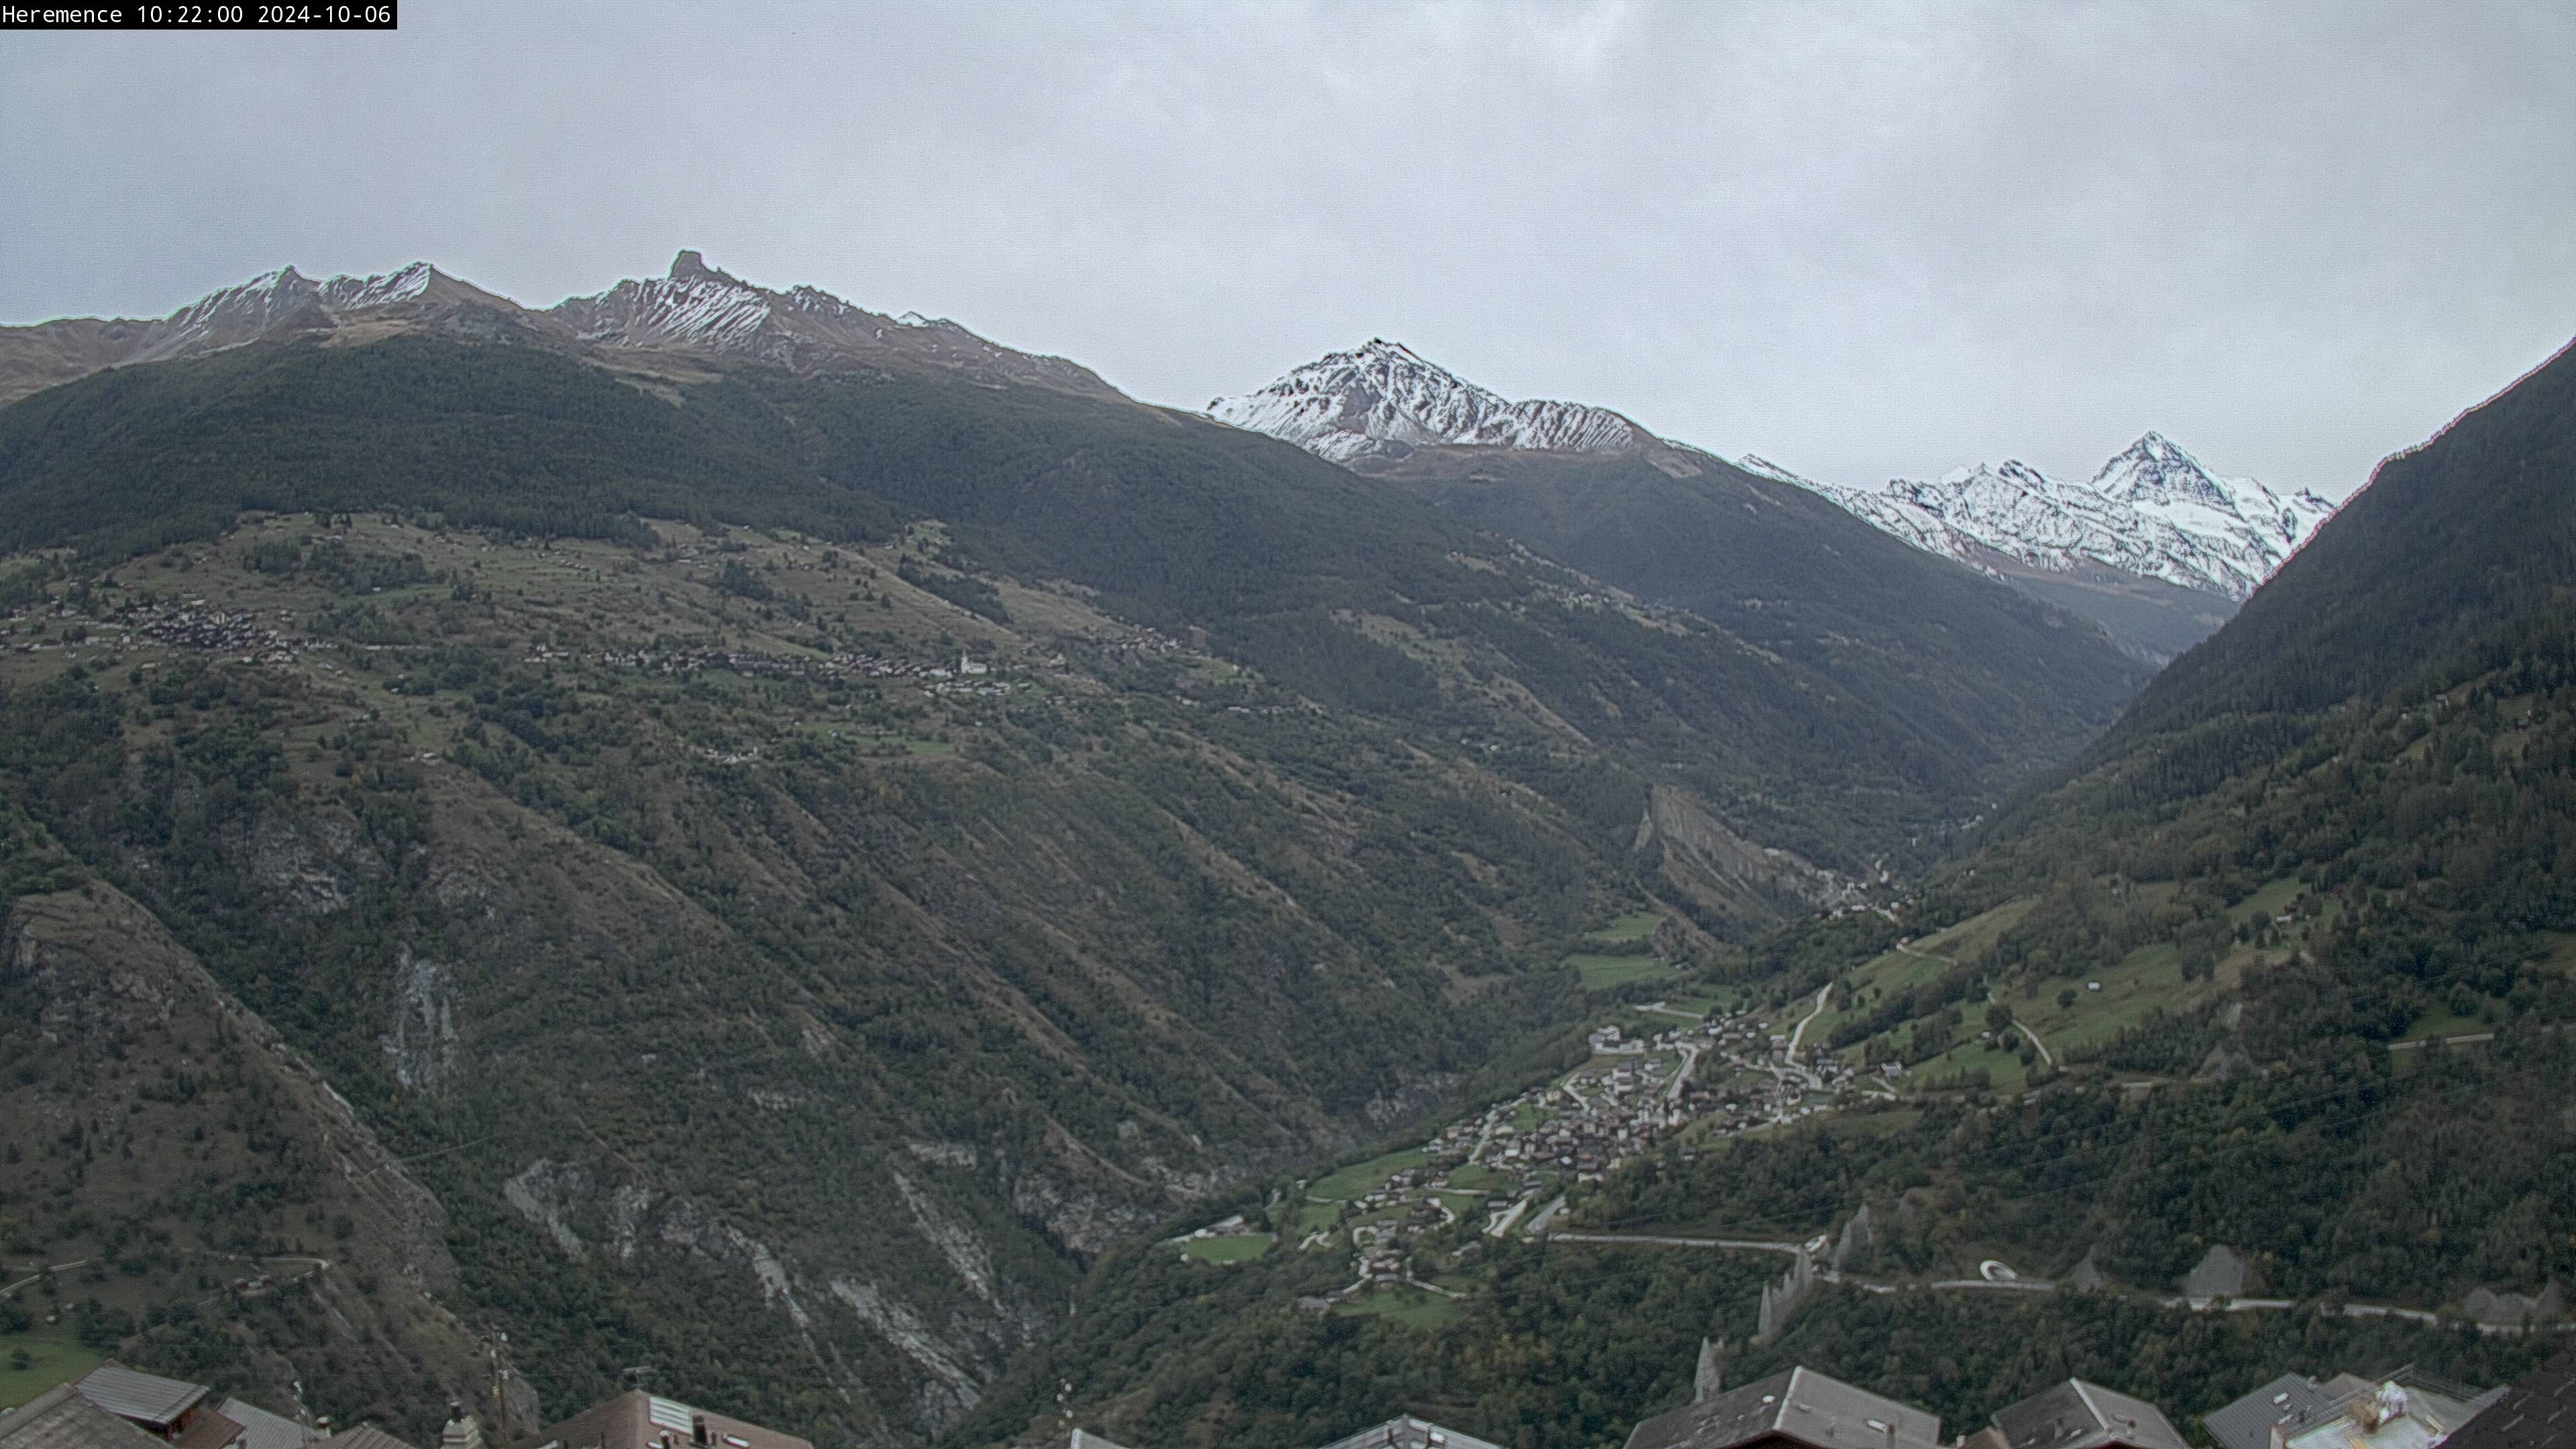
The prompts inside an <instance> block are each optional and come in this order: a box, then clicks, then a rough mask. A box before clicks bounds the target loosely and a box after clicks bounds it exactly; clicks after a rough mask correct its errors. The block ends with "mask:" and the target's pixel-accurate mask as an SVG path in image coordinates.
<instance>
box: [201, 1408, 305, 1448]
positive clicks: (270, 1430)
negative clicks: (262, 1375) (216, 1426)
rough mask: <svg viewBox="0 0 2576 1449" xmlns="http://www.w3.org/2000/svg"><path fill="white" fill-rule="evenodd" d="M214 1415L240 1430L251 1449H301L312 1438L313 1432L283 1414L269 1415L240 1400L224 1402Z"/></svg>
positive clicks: (263, 1410) (265, 1411)
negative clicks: (229, 1421)
mask: <svg viewBox="0 0 2576 1449" xmlns="http://www.w3.org/2000/svg"><path fill="white" fill-rule="evenodd" d="M215 1412H216V1413H218V1414H221V1415H223V1416H224V1417H225V1418H227V1419H230V1420H232V1421H233V1422H234V1423H236V1424H239V1425H241V1426H242V1435H243V1440H244V1442H245V1443H247V1444H248V1445H249V1446H250V1449H304V1446H305V1445H306V1444H307V1443H309V1442H311V1440H312V1438H313V1431H311V1430H310V1429H307V1428H305V1427H304V1426H303V1425H302V1424H299V1423H297V1422H295V1421H294V1420H293V1419H290V1418H288V1417H286V1416H285V1415H284V1414H272V1413H270V1412H269V1411H268V1410H266V1409H263V1408H261V1407H260V1406H258V1405H257V1404H245V1403H243V1402H242V1401H241V1400H239V1399H226V1400H224V1401H223V1402H222V1403H220V1404H217V1405H215Z"/></svg>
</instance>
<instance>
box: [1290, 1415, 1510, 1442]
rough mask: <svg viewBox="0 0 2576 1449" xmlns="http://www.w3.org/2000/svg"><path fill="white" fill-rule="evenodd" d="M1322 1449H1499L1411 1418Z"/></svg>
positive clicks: (1399, 1417)
mask: <svg viewBox="0 0 2576 1449" xmlns="http://www.w3.org/2000/svg"><path fill="white" fill-rule="evenodd" d="M1324 1449H1500V1446H1499V1445H1495V1444H1490V1443H1487V1442H1486V1441H1485V1440H1482V1439H1479V1438H1477V1437H1475V1436H1474V1435H1472V1434H1461V1433H1459V1432H1458V1431H1457V1430H1455V1429H1444V1428H1442V1427H1440V1426H1439V1425H1438V1424H1434V1423H1431V1422H1430V1421H1428V1420H1425V1419H1417V1418H1415V1417H1413V1416H1412V1415H1411V1414H1399V1415H1397V1416H1396V1417H1395V1418H1392V1419H1389V1420H1387V1421H1386V1422H1385V1423H1383V1424H1377V1425H1373V1426H1371V1427H1369V1428H1366V1429H1362V1430H1361V1431H1359V1432H1358V1433H1356V1434H1353V1435H1351V1436H1350V1437H1349V1438H1347V1439H1336V1440H1334V1441H1333V1442H1332V1443H1330V1444H1327V1445H1325V1446H1324Z"/></svg>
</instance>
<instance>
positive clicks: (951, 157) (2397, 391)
mask: <svg viewBox="0 0 2576 1449" xmlns="http://www.w3.org/2000/svg"><path fill="white" fill-rule="evenodd" d="M681 247H694V248H698V249H701V250H703V251H704V252H705V253H706V255H707V258H708V260H709V261H710V262H711V263H713V264H715V265H718V266H721V267H724V268H725V269H727V270H729V271H732V272H734V273H736V274H738V275H741V276H743V277H746V278H748V279H750V280H753V281H757V282H761V283H764V284H767V285H773V286H784V285H788V284H791V283H798V282H805V283H812V284H814V285H817V286H821V287H823V288H826V289H827V290H830V291H833V292H836V293H839V294H840V295H842V296H844V297H847V298H848V299H850V300H851V301H853V302H856V303H859V304H860V305H862V306H866V307H869V308H873V309H876V310H880V311H888V312H901V311H905V310H908V309H918V310H920V311H923V312H927V313H930V314H933V315H944V316H949V317H954V318H956V319H957V320H958V321H960V322H962V323H964V324H965V325H967V326H969V327H971V328H973V329H975V330H976V331H978V332H981V333H984V334H986V335H987V336H990V337H993V338H995V339H996V340H998V341H1001V342H1005V343H1007V344H1010V345H1012V346H1015V347H1022V348H1027V349H1031V350H1036V351H1045V352H1056V353H1062V354H1064V355H1066V356H1069V357H1072V358H1074V359H1076V360H1078V361H1081V362H1083V363H1085V364H1087V365H1089V366H1091V367H1092V368H1093V369H1095V370H1096V371H1098V372H1100V373H1101V374H1102V375H1103V376H1105V377H1107V378H1108V379H1109V380H1110V381H1111V382H1113V383H1115V384H1116V385H1118V386H1119V387H1121V388H1124V389H1126V390H1127V391H1128V392H1130V393H1133V394H1135V395H1137V396H1139V397H1143V398H1147V399H1150V400H1154V401H1158V402H1168V403H1176V404H1181V405H1185V406H1191V407H1200V406H1204V405H1205V404H1206V403H1207V401H1208V400H1209V399H1210V398H1211V397H1213V396H1215V395H1217V394H1219V393H1228V392H1240V391H1246V390H1249V389H1251V388H1254V387H1258V386H1260V385H1261V384H1262V383H1264V382H1266V381H1268V380H1269V379H1271V378H1272V377H1274V376H1276V375H1278V374H1279V373H1281V372H1284V371H1286V370H1287V369H1288V368H1290V367H1293V366H1295V365H1296V364H1298V363H1300V362H1303V361H1306V360H1308V359H1310V358H1312V357H1314V356H1316V355H1318V354H1320V353H1322V352H1325V351H1329V350H1334V349H1339V348H1347V347H1350V346H1354V345H1356V344H1358V343H1360V342H1363V341H1366V340H1367V339H1368V338H1370V337H1372V336H1384V337H1388V338H1392V339H1396V340H1400V341H1403V342H1405V343H1408V344H1410V345H1411V346H1412V347H1413V348H1414V349H1415V350H1416V351H1418V352H1420V353H1422V354H1424V355H1425V356H1427V357H1429V358H1430V359H1432V360H1433V361H1435V362H1438V363H1441V364H1443V365H1445V366H1447V367H1449V368H1451V369H1452V370H1454V371H1456V372H1458V373H1460V374H1461V375H1463V376H1465V377H1468V378H1470V379H1472V380H1474V381H1476V382H1479V383H1482V384H1484V385H1485V386H1488V387H1491V388H1493V389H1495V390H1496V391H1499V392H1503V393H1505V394H1508V395H1510V396H1513V397H1530V396H1542V397H1563V398H1572V399H1576V400H1580V401H1584V402H1591V403H1598V404H1602V405H1606V406H1610V407H1615V408H1618V409H1620V410H1622V411H1624V412H1626V413H1628V414H1629V415H1631V416H1633V417H1635V418H1636V419H1637V420H1638V421H1640V422H1642V423H1644V424H1645V425H1646V426H1647V427H1649V428H1651V429H1653V430H1655V431H1657V432H1661V433H1664V434H1667V435H1669V436H1673V437H1678V438H1681V439H1685V440H1687V441H1690V442H1694V443H1698V444H1700V445H1702V446H1705V447H1709V448H1712V449H1715V450H1717V451H1719V452H1721V453H1726V454H1729V455H1733V454H1737V453H1742V452H1758V453H1761V454H1764V455H1766V456H1768V457H1770V458H1772V459H1774V460H1776V461H1778V462H1781V463H1783V464H1787V465H1789V466H1792V467H1795V468H1798V469H1800V470H1801V471H1804V472H1807V473H1809V474H1812V475H1814V476H1817V477H1821V478H1826V479H1831V480H1835V481H1841V482H1854V483H1860V482H1874V481H1877V480H1880V479H1883V478H1885V477H1887V476H1890V475H1894V474H1903V475H1907V476H1924V475H1928V474H1931V473H1937V472H1939V471H1941V470H1943V469H1946V468H1949V467H1951V466H1954V465H1956V464H1959V463H1963V462H1968V461H1972V460H1979V459H1988V460H1992V459H2000V458H2003V457H2020V458H2023V459H2025V460H2027V461H2029V462H2032V463H2035V464H2037V465H2039V466H2041V467H2042V468H2045V469H2047V470H2049V471H2051V472H2060V473H2072V474H2076V475H2079V476H2080V475H2087V474H2089V473H2090V472H2091V471H2092V470H2093V468H2094V467H2096V466H2097V465H2098V464H2099V463H2100V462H2101V461H2102V460H2103V459H2104V458H2105V457H2107V456H2108V455H2109V454H2110V453H2111V452H2113V451H2114V450H2116V449H2118V448H2119V447H2121V446H2123V445H2124V444H2126V443H2127V442H2129V441H2130V440H2131V439H2132V438H2134V437H2135V436H2136V435H2137V434H2138V433H2140V432H2142V431H2144V430H2146V429H2148V428H2156V429H2160V430H2162V431H2164V432H2165V433H2167V434H2169V435H2170V436H2172V437H2173V438H2174V439H2175V440H2176V441H2178V442H2180V443H2182V444H2183V445H2184V446H2185V447H2187V448H2190V449H2192V450H2193V451H2195V452H2196V453H2198V454H2199V455H2200V456H2201V458H2202V459H2203V460H2204V461H2205V462H2207V463H2209V464H2210V465H2211V466H2212V467H2214V468H2217V469H2219V470H2221V471H2224V472H2231V473H2250V474H2253V475H2255V476H2257V477H2261V478H2264V479H2265V480H2267V481H2269V482H2273V483H2275V484H2288V485H2293V486H2304V487H2314V488H2316V489H2318V490H2319V491H2321V492H2325V493H2328V494H2330V495H2336V496H2340V495H2342V494H2344V493H2347V492H2349V491H2350V490H2351V489H2352V488H2354V487H2355V486H2358V485H2359V484H2360V483H2361V481H2362V480H2363V479H2364V478H2365V477H2366V476H2367V474H2368V471H2369V469H2370V467H2371V465H2372V464H2373V463H2374V462H2375V461H2376V460H2377V459H2378V458H2379V457H2381V456H2382V455H2384V454H2386V453H2388V452H2390V451H2392V450H2394V449H2397V448H2400V447H2404V446H2406V445H2408V444H2411V443H2413V442H2415V441H2418V440H2420V439H2421V438H2422V437H2423V436H2424V435H2425V434H2427V433H2428V432H2430V431H2431V430H2433V429H2435V428H2438V427H2439V426H2441V425H2442V424H2443V423H2444V422H2446V421H2447V420H2448V419H2449V418H2451V417H2452V416H2453V415H2454V414H2456V413H2457V412H2458V411H2459V410H2460V409H2461V408H2463V407H2466V406H2469V405H2472V404H2474V403H2476V402H2477V401H2479V400H2480V399H2481V398H2483V397H2485V396H2487V395H2488V394H2490V393H2492V392H2494V391H2496V390H2497V389H2499V388H2501V387H2503V386H2504V385H2505V384H2506V383H2508V382H2510V381H2511V380H2512V379H2513V378H2514V377H2515V376H2516V375H2518V374H2519V373H2521V372H2522V371H2524V370H2525V369H2527V368H2529V367H2531V366H2533V365H2534V364H2536V363H2538V362H2539V361H2541V360H2542V359H2543V358H2545V357H2546V356H2547V355H2549V354H2550V353H2551V352H2553V351H2554V350H2556V348H2557V347H2558V346H2560V345H2561V344H2563V343H2565V342H2566V341H2567V340H2568V338H2569V337H2570V336H2571V334H2576V4H2569V3H2565V0H2536V3H2528V4H2483V3H2463V0H2434V3H2424V4H2416V5H2404V6H2382V5H2377V4H2371V3H2359V0H2316V3H2311V4H2301V5H2258V4H2249V3H2244V0H2227V3H2218V4H2210V5H2206V6H2194V5H2189V4H2183V3H2153V4H2135V5H2130V4H2112V3H2105V4H2074V3H2066V4H2049V3H2039V0H2010V3H1999V4H1993V5H1985V6H1980V5H1977V4H1972V3H1962V0H1926V3H1920V4H1886V5H1868V4H1862V3H1849V0H1812V3H1803V4H1780V5H1766V4H1727V3H1720V0H1697V3H1676V4H1669V5H1667V4H1655V3H1648V0H1627V3H1619V0H1605V3H1597V4H1582V3H1567V4H1541V3H1519V4H1501V3H1498V4H1467V3H1457V4H1436V3H1434V4H1418V5H1406V4H1399V3H1393V0H1369V3H1361V4H1352V5H1338V4H1317V5H1301V4H1293V3H1281V0H1259V3H1255V0H1242V3H1235V4H1228V3H1222V0H1180V3H1174V4H1171V5H1152V4H1141V3H1140V4H1132V5H1127V4H1109V3H1100V4H1085V3H1081V0H1048V3H1034V0H1032V3H1024V4H990V5H975V4H972V3H967V0H946V3H933V4H924V5H918V6H914V5H906V4H900V3H891V0H870V3H867V4H841V3H812V4H778V5H767V6H763V5H753V4H729V3H705V0H700V3H691V4H674V5H658V4H655V3H651V0H620V3H617V4H613V5H611V4H598V5H593V4H587V3H581V0H548V3H544V4H523V3H497V4H480V3H469V0H402V28H401V30H400V31H399V33H396V34H391V35H359V34H345V35H312V36H306V35H290V36H280V35H192V36H156V37H127V36H114V35H30V34H26V33H23V32H22V33H18V34H13V35H8V36H5V37H0V322H33V321H37V320H41V319H44V318H49V317H55V316H62V315H85V314H100V313H111V314H127V315H157V314H162V313H166V312H169V311H171V310H172V309H174V308H176V307H179V306H181V305H183V304H184V303H186V302H188V301H190V300H192V299H194V298H195V297H197V296H198V295H200V294H202V293H204V292H206V291H208V290H211V289H213V288H215V287H217V286H221V285H225V284H229V283H232V282H237V281H240V280H243V279H245V278H248V277H250V276H252V275H254V274H256V273H258V272H261V271H265V270H268V269H270V268H272V267H276V266H279V265H281V264H287V263H292V264H293V265H295V266H296V267H298V268H300V269H302V270H304V271H306V272H307V273H310V274H314V275H327V274H329V273H332V272H339V271H351V272H380V271H386V270H390V269H391V268H393V267H395V266H397V265H400V264H401V263H404V262H407V261H410V260H412V259H414V258H426V259H428V260H430V261H433V262H435V263H437V264H438V265H439V266H440V267H442V268H443V269H445V270H447V271H450V272H452V273H455V274H457V275H459V276H462V277H465V278H466V279H468V280H471V281H474V282H477V283H479V284H481V285H483V286H485V287H488V288H490V289H492V290H494V291H497V292H501V293H503V294H505V295H508V296H510V297H513V298H516V299H517V300H519V301H521V302H525V303H529V304H532V305H546V304H550V303H552V302H554V301H557V300H559V299H560V298H562V297H564V296H566V295H568V294H572V293H576V292H593V291H598V290H600V289H602V288H604V287H606V286H608V285H610V284H611V283H613V282H614V281H616V280H617V279H618V278H620V277H624V276H630V275H638V274H658V273H659V272H660V271H662V270H663V269H664V268H665V267H666V266H667V265H668V264H669V261H670V258H671V254H672V253H673V252H674V251H675V250H677V249H678V248H681Z"/></svg>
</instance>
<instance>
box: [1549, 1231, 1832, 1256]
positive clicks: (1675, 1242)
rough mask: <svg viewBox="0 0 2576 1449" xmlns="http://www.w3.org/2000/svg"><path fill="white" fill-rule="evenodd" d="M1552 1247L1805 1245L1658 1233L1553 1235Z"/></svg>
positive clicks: (1790, 1248)
mask: <svg viewBox="0 0 2576 1449" xmlns="http://www.w3.org/2000/svg"><path fill="white" fill-rule="evenodd" d="M1547 1240H1548V1241H1549V1242H1551V1243H1611V1244H1618V1243H1630V1244H1639V1243H1642V1244H1650V1245H1652V1246H1655V1247H1661V1248H1733V1249H1736V1250H1738V1251H1741V1252H1748V1253H1795V1252H1797V1251H1798V1250H1799V1249H1800V1248H1802V1247H1804V1246H1805V1245H1804V1244H1802V1243H1771V1242H1764V1241H1762V1240H1761V1239H1758V1238H1673V1237H1664V1236H1661V1235H1659V1234H1655V1233H1550V1234H1548V1235H1547Z"/></svg>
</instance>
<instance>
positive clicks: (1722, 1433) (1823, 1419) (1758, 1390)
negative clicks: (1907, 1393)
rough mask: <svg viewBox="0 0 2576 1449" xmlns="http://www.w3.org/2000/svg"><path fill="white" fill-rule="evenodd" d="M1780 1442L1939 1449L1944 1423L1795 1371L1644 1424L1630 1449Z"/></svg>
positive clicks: (1820, 1447) (1847, 1448)
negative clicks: (1779, 1439)
mask: <svg viewBox="0 0 2576 1449" xmlns="http://www.w3.org/2000/svg"><path fill="white" fill-rule="evenodd" d="M1773 1434H1777V1435H1780V1436H1782V1437H1785V1438H1789V1439H1794V1440H1796V1441H1798V1442H1799V1443H1801V1444H1807V1445H1811V1446H1813V1449H1937V1446H1938V1445H1939V1444H1940V1442H1941V1420H1940V1418H1939V1417H1938V1416H1937V1415H1933V1414H1927V1413H1925V1412H1923V1411H1922V1410H1921V1409H1917V1408H1913V1407H1910V1406H1908V1405H1905V1404H1900V1403H1898V1402H1896V1401H1895V1400H1894V1399H1884V1398H1880V1397H1879V1396H1878V1395H1876V1394H1873V1393H1870V1392H1868V1391H1867V1390H1864V1389H1857V1388H1854V1387H1852V1386H1851V1385H1850V1384H1847V1383H1844V1382H1843V1381H1842V1380H1840V1379H1836V1378H1829V1377H1827V1376H1826V1375H1824V1374H1820V1373H1817V1372H1816V1371H1815V1370H1814V1369H1810V1368H1803V1367H1801V1368H1793V1369H1790V1370H1788V1371H1786V1372H1784V1373H1776V1374H1773V1375H1771V1376H1770V1377H1769V1378H1766V1379H1756V1380H1754V1381H1753V1382H1752V1383H1749V1384H1746V1385H1744V1386H1743V1387H1742V1388H1738V1389H1729V1390H1727V1391H1726V1392H1725V1393H1722V1394H1715V1395H1712V1396H1710V1397H1708V1398H1706V1399H1702V1400H1700V1401H1699V1402H1697V1403H1693V1404H1685V1405H1683V1406H1682V1407H1680V1408H1678V1409H1675V1410H1673V1411H1672V1412H1670V1413H1667V1414H1658V1415H1656V1416H1655V1417H1653V1418H1651V1419H1648V1420H1646V1421H1645V1422H1644V1423H1641V1424H1639V1425H1638V1426H1637V1427H1636V1428H1635V1429H1634V1430H1633V1431H1631V1432H1630V1433H1629V1435H1628V1449H1736V1446H1738V1445H1743V1444H1750V1443H1752V1442H1754V1441H1755V1440H1757V1439H1761V1438H1765V1437H1767V1436H1770V1435H1773Z"/></svg>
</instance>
